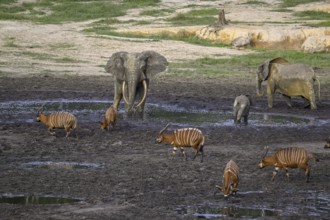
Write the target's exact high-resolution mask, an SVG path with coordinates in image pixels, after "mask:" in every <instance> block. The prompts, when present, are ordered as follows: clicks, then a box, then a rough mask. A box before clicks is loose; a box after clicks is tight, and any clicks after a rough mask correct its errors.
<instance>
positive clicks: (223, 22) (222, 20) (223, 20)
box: [218, 9, 228, 25]
mask: <svg viewBox="0 0 330 220" xmlns="http://www.w3.org/2000/svg"><path fill="white" fill-rule="evenodd" d="M218 23H219V24H220V25H226V24H228V22H227V21H226V17H225V10H224V9H221V10H220V11H219V16H218Z"/></svg>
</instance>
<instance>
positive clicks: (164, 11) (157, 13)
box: [140, 9, 174, 17]
mask: <svg viewBox="0 0 330 220" xmlns="http://www.w3.org/2000/svg"><path fill="white" fill-rule="evenodd" d="M173 12H174V10H170V9H162V10H146V11H143V12H141V13H140V15H141V16H152V17H161V16H166V15H168V14H170V13H173Z"/></svg>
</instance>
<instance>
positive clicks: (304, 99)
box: [301, 96, 311, 108]
mask: <svg viewBox="0 0 330 220" xmlns="http://www.w3.org/2000/svg"><path fill="white" fill-rule="evenodd" d="M301 98H302V99H303V101H304V108H309V107H310V105H311V104H310V101H309V100H308V99H306V98H305V97H304V96H301Z"/></svg>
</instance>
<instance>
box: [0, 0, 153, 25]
mask: <svg viewBox="0 0 330 220" xmlns="http://www.w3.org/2000/svg"><path fill="white" fill-rule="evenodd" d="M13 2H15V1H9V0H6V1H5V3H3V2H1V3H0V4H1V7H0V19H1V20H30V21H34V22H40V23H50V24H52V23H54V24H57V23H63V22H78V21H86V20H92V19H100V18H104V19H109V18H114V17H118V16H122V15H125V14H126V11H127V10H129V9H132V8H137V7H145V6H156V5H157V4H158V2H159V1H158V0H122V1H118V2H117V1H97V0H39V1H35V2H23V3H21V4H14V5H13V4H9V3H13Z"/></svg>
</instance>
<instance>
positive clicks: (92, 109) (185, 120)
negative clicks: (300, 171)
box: [0, 100, 329, 127]
mask: <svg viewBox="0 0 330 220" xmlns="http://www.w3.org/2000/svg"><path fill="white" fill-rule="evenodd" d="M44 103H46V104H45V106H44V108H45V109H44V113H46V114H48V113H51V112H56V111H68V112H71V113H73V114H74V115H75V116H76V117H77V118H78V121H79V122H94V121H95V122H99V121H100V120H101V118H103V116H104V113H105V111H106V109H107V108H108V107H109V106H110V105H111V103H112V101H105V100H93V101H90V100H48V101H40V100H31V101H16V102H12V101H11V102H2V103H0V122H2V123H17V122H21V123H33V122H34V121H35V117H36V114H37V112H38V109H39V108H40V106H42V104H44ZM119 114H121V115H124V111H123V110H121V111H119ZM144 121H145V122H150V123H158V122H161V123H168V122H171V123H173V124H176V125H179V126H187V125H191V126H199V127H205V126H235V125H234V123H233V119H232V112H231V111H222V110H221V111H217V112H215V111H206V110H203V109H201V110H187V109H184V108H180V107H177V106H175V105H159V104H150V103H149V104H147V105H146V107H145V114H144ZM248 123H249V124H248V126H257V127H260V126H273V127H279V126H286V127H297V126H311V125H313V126H321V125H323V124H325V123H329V120H324V119H322V120H321V119H318V118H314V117H304V116H298V115H290V114H273V113H254V112H251V113H250V116H249V122H248Z"/></svg>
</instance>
